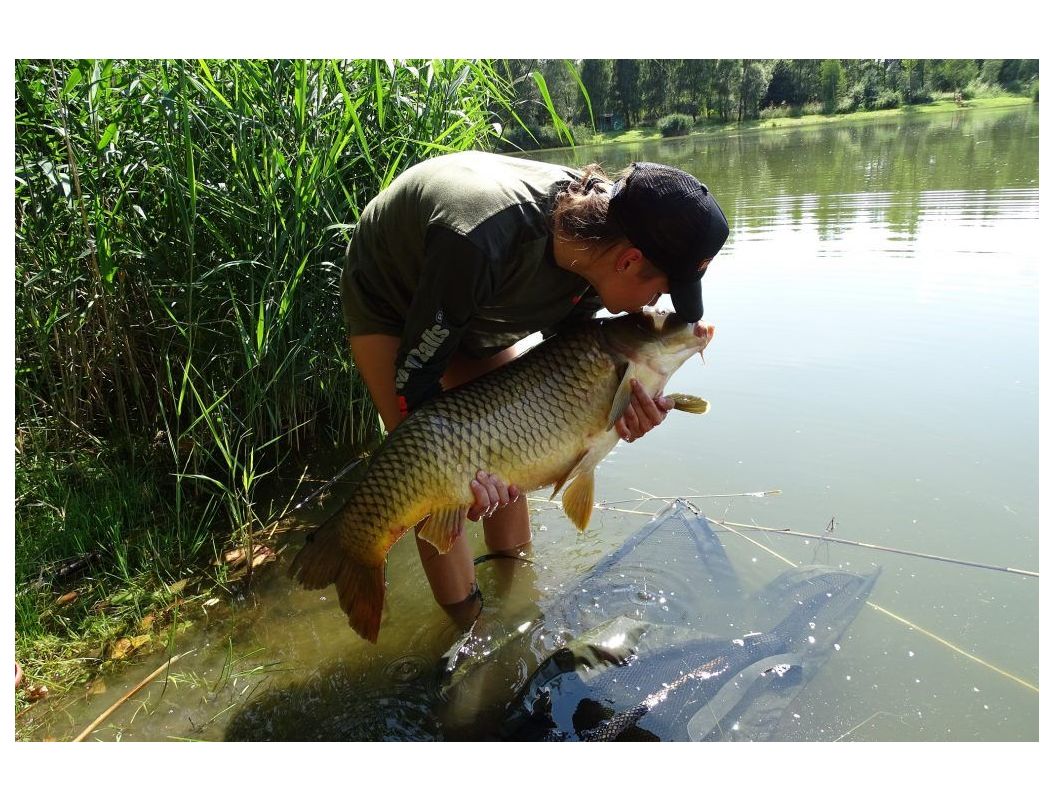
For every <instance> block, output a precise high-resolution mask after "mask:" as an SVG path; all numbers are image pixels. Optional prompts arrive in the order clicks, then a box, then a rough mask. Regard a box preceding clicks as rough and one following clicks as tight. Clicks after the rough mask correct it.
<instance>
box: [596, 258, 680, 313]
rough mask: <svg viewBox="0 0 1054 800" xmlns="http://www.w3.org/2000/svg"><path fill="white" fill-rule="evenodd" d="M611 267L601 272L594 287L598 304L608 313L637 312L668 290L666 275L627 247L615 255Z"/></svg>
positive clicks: (656, 300) (650, 304) (651, 303)
mask: <svg viewBox="0 0 1054 800" xmlns="http://www.w3.org/2000/svg"><path fill="white" fill-rule="evenodd" d="M615 256H616V257H615V258H614V259H613V261H614V263H613V266H612V267H611V268H610V269H608V270H605V272H604V273H603V278H602V279H601V280H600V281H599V284H600V285H597V286H596V290H597V294H599V295H600V300H601V302H603V303H604V307H605V308H607V310H608V311H610V312H611V313H612V314H618V313H621V312H623V311H631V312H632V311H640V310H641V308H643V307H644V306H653V305H655V303H657V302H658V300H659V296H660V295H663V294H667V293H668V292H669V291H670V286H669V282H668V280H667V278H666V273H665V272H663V271H662V270H661V269H659V268H658V267H656V266H654V265H653V264H652V263H651V262H650V261H648V259H646V258H645V257H644V255H643V254H642V253H641V252H640V250H638V249H636V248H635V247H629V248H625V249H622V250H620V251H619V252H618V253H616V254H615Z"/></svg>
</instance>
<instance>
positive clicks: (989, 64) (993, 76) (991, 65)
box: [981, 58, 1003, 86]
mask: <svg viewBox="0 0 1054 800" xmlns="http://www.w3.org/2000/svg"><path fill="white" fill-rule="evenodd" d="M1002 69H1003V59H1001V58H989V59H986V60H985V62H984V63H983V64H982V65H981V81H982V82H984V83H987V84H989V85H991V86H998V85H999V72H1000V70H1002Z"/></svg>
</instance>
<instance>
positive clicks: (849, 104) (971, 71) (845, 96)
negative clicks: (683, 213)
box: [505, 58, 1039, 145]
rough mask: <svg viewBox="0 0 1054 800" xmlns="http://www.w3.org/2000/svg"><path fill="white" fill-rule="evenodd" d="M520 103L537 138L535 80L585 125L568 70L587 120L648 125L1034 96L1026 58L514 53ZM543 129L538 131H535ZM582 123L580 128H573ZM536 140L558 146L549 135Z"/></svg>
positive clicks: (1032, 66)
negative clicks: (946, 98)
mask: <svg viewBox="0 0 1054 800" xmlns="http://www.w3.org/2000/svg"><path fill="white" fill-rule="evenodd" d="M505 63H506V64H507V65H508V67H509V73H510V76H511V77H513V78H514V79H515V86H516V87H517V97H518V98H519V99H520V100H521V101H522V111H521V117H522V118H523V119H524V120H525V121H527V122H528V124H534V125H536V126H537V128H538V133H540V135H541V136H542V137H543V138H544V137H545V136H546V135H548V134H547V132H549V133H552V127H551V125H552V123H551V117H550V116H549V113H548V111H547V109H546V108H545V103H544V100H543V98H542V96H541V94H540V92H539V89H538V86H537V82H536V81H535V80H534V78H533V77H532V75H533V73H535V72H537V73H539V74H541V76H542V77H543V78H544V80H545V83H546V87H547V90H548V94H549V97H550V99H551V101H552V103H553V106H554V107H555V108H556V110H557V111H558V112H559V113H560V114H562V115H564V119H565V120H566V121H567V122H569V123H571V125H572V128H574V127H575V126H589V125H590V115H589V106H587V104H586V102H585V100H584V98H583V97H582V92H581V86H579V82H578V81H577V80H575V79H574V76H573V75H571V73H570V72H569V70H568V66H569V65H571V66H574V67H576V68H577V71H578V76H579V80H580V81H581V84H582V86H584V87H585V89H586V91H587V92H588V93H589V98H590V103H591V107H592V112H593V115H594V123H595V124H597V125H600V124H601V119H602V118H603V119H606V120H607V121H611V120H612V119H614V118H616V117H617V118H619V119H620V122H621V124H622V125H624V126H625V127H635V126H639V125H642V124H656V123H657V121H658V120H660V119H662V118H664V117H668V116H670V115H673V114H686V115H690V116H691V118H692V120H693V121H694V122H698V120H699V119H710V120H714V121H722V122H726V121H731V120H741V121H742V120H750V119H757V118H758V117H759V116H762V115H763V112H764V111H765V109H769V108H774V107H775V108H785V109H786V111H781V112H779V113H803V109H804V107H805V106H808V105H810V104H816V109H817V110H818V109H819V108H821V107H822V108H823V110H824V111H826V112H827V113H834V112H848V111H855V110H858V109H866V110H870V109H877V108H893V107H896V106H898V105H902V104H912V103H924V102H929V101H930V100H931V99H932V97H933V96H934V94H936V93H941V92H945V93H949V94H950V93H953V92H954V93H956V94H961V95H962V96H964V97H967V98H969V97H973V96H977V95H978V94H984V93H985V92H995V93H999V92H1017V93H1021V94H1031V95H1032V96H1034V97H1038V90H1037V88H1036V87H1037V85H1038V78H1039V62H1038V61H1037V60H1035V59H1031V60H1030V59H908V58H905V59H853V60H850V59H826V60H820V59H788V58H780V59H691V58H689V59H584V60H581V61H572V60H564V59H557V60H553V59H534V60H530V59H521V60H509V61H507V62H505ZM543 129H545V130H543ZM579 130H580V131H581V130H582V128H581V127H579ZM539 141H540V143H542V144H544V145H550V144H559V143H560V142H559V141H558V140H553V141H545V142H541V140H539Z"/></svg>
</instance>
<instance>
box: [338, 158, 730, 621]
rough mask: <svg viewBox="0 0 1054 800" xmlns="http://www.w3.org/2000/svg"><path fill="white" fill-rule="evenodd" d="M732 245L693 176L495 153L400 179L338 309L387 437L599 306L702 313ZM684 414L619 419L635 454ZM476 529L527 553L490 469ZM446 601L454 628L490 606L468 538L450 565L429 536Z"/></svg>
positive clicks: (475, 485)
mask: <svg viewBox="0 0 1054 800" xmlns="http://www.w3.org/2000/svg"><path fill="white" fill-rule="evenodd" d="M727 237H728V223H727V220H726V219H725V215H724V213H723V212H722V211H721V208H720V206H718V204H717V201H716V200H714V198H713V196H712V195H711V194H710V193H709V191H708V190H707V188H706V187H705V186H704V185H702V184H701V183H699V181H697V180H696V179H695V178H694V177H692V176H691V175H689V174H688V173H686V172H683V171H681V170H678V169H675V168H673V167H668V166H663V165H660V164H650V163H637V164H633V165H632V166H631V167H630V168H629V169H628V170H626V172H625V173H624V174H623V175H622V176H621V177H620V178H619V179H618V180H617V181H615V182H614V183H613V182H612V181H611V180H610V179H609V178H608V177H607V176H606V175H605V174H604V173H603V172H602V171H601V170H600V168H599V167H597V166H596V165H591V166H589V167H586V168H585V169H584V170H582V171H577V170H572V169H569V168H566V167H560V166H555V165H551V164H544V163H540V162H536V161H528V160H526V159H520V158H513V157H510V156H502V155H495V154H491V153H480V152H465V153H455V154H451V155H444V156H439V157H437V158H433V159H431V160H428V161H425V162H422V163H420V164H418V165H416V166H414V167H411V168H410V169H408V170H406V171H405V172H404V173H402V174H401V175H400V176H399V177H398V178H396V179H395V181H393V182H392V184H391V185H390V186H389V187H388V188H387V189H385V190H384V191H382V192H381V193H380V194H379V195H378V196H377V197H375V198H374V199H373V200H372V201H371V202H370V203H369V204H368V205H367V206H366V208H365V209H364V210H363V212H362V216H361V218H360V220H359V223H358V226H357V227H356V230H355V234H354V237H353V238H352V241H351V243H350V244H349V245H348V251H347V257H346V263H345V268H344V272H343V274H342V276H341V301H342V305H343V309H344V320H345V324H346V326H347V331H348V336H349V343H350V346H351V353H352V357H353V358H354V360H355V364H356V366H357V367H358V370H359V373H360V374H361V375H362V378H363V380H364V381H365V383H366V386H367V388H368V390H369V392H370V395H371V397H372V398H373V402H374V404H375V405H376V407H377V410H378V412H379V413H380V416H381V419H382V421H383V422H384V426H385V428H386V429H387V430H389V431H391V430H392V429H393V428H395V426H396V425H398V424H399V422H400V421H401V420H402V419H404V418H405V417H406V415H407V414H409V413H411V412H412V411H413V410H414V409H415V408H417V407H418V406H419V405H420V404H421V403H422V402H424V401H425V400H427V399H429V398H430V397H433V396H435V395H436V394H438V393H439V392H440V391H442V390H444V389H450V388H452V387H454V386H457V385H459V384H461V383H464V382H466V381H468V380H471V379H472V378H475V377H477V376H479V375H481V374H483V373H485V372H488V371H490V370H492V369H494V368H495V367H498V366H500V365H501V364H504V363H507V362H508V361H511V360H512V359H513V358H515V357H516V356H517V355H518V354H519V352H520V350H519V349H518V345H517V343H518V342H520V341H521V340H522V339H524V338H525V337H527V336H529V335H531V334H532V333H535V332H538V331H542V332H543V333H545V334H548V333H550V332H554V331H556V330H558V329H559V327H560V326H561V325H564V324H567V323H568V322H571V321H573V320H575V319H581V318H583V317H590V316H592V315H593V314H595V313H596V312H597V311H598V310H599V309H600V308H601V307H604V308H606V309H607V310H608V311H610V312H612V313H618V312H622V311H639V310H640V309H641V308H642V307H643V306H645V305H652V304H654V303H655V302H656V301H657V300H658V298H659V296H660V295H662V294H670V296H671V299H672V301H673V305H674V309H675V310H676V311H677V313H678V314H679V315H681V316H682V317H684V318H685V319H686V320H687V321H691V322H694V321H697V320H699V319H700V318H701V317H702V314H703V306H702V294H701V289H700V284H699V281H700V278H702V275H703V273H704V272H705V271H706V267H707V265H708V264H709V262H710V260H711V259H712V258H713V257H714V256H715V255H716V254H717V252H718V250H720V249H721V246H722V245H723V244H724V242H725V239H726V238H727ZM670 408H672V403H670V402H668V401H667V400H666V399H665V398H664V397H662V396H657V397H654V398H652V397H649V396H648V395H647V394H646V393H645V392H644V391H643V390H642V389H641V388H640V387H639V386H637V387H636V395H635V397H634V399H633V401H632V403H631V405H630V407H629V408H628V409H627V410H626V413H625V414H624V415H623V417H622V418H621V419H620V420H619V421H618V422H617V423H616V428H617V429H618V432H619V435H620V436H621V437H622V438H623V439H624V440H625V441H628V442H631V441H633V440H635V439H637V438H639V437H640V436H643V435H644V434H645V433H647V432H648V431H649V430H651V429H652V428H653V427H655V425H658V424H659V423H660V422H662V420H663V419H664V418H665V416H666V413H667V412H668V411H669V410H670ZM471 486H472V492H473V494H474V495H475V497H476V505H475V506H473V508H472V509H471V510H470V512H469V518H470V519H472V520H478V519H480V518H482V519H483V530H484V538H485V541H486V545H487V548H488V550H490V551H491V552H498V553H502V552H515V551H517V550H519V549H520V548H522V547H524V546H525V545H527V544H528V543H529V542H530V539H531V529H530V518H529V516H528V511H527V504H526V502H518V501H519V500H520V495H519V492H518V491H517V489H516V487H513V486H505V485H504V484H503V483H502V482H501V481H500V480H498V479H497V478H495V477H493V476H490V475H487V474H485V473H482V472H480V473H478V474H477V476H476V478H475V479H474V480H473V481H472V484H471ZM415 541H417V547H418V551H419V553H420V556H421V561H422V564H423V566H424V570H425V574H426V575H427V577H428V581H429V584H430V586H431V588H432V593H433V595H434V596H435V599H436V601H437V602H438V603H439V604H440V605H441V606H443V607H444V608H445V609H447V611H448V612H449V613H451V615H452V616H454V617H455V618H468V619H471V618H472V616H473V608H475V607H476V606H477V605H478V601H479V597H478V590H477V589H476V584H475V570H474V567H473V563H472V555H471V551H470V548H469V546H468V543H467V542H466V541H465V539H464V537H461V538H460V539H459V540H458V541H457V542H456V543H455V545H454V547H453V549H452V550H451V551H450V552H449V553H447V554H445V555H440V554H438V553H437V552H436V550H435V548H433V547H432V546H431V545H430V544H427V543H425V542H422V541H421V540H420V539H416V537H415Z"/></svg>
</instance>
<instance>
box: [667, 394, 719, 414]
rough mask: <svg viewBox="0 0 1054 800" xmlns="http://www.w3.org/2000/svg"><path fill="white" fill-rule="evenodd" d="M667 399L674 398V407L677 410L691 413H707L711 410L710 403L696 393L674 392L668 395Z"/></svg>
mask: <svg viewBox="0 0 1054 800" xmlns="http://www.w3.org/2000/svg"><path fill="white" fill-rule="evenodd" d="M666 399H667V400H673V407H674V408H675V409H676V410H677V411H687V412H688V413H689V414H705V413H706V412H707V411H709V410H710V403H708V402H707V401H706V400H704V399H703V398H701V397H696V396H695V395H694V394H683V393H681V392H674V393H673V394H668V395H666Z"/></svg>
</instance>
